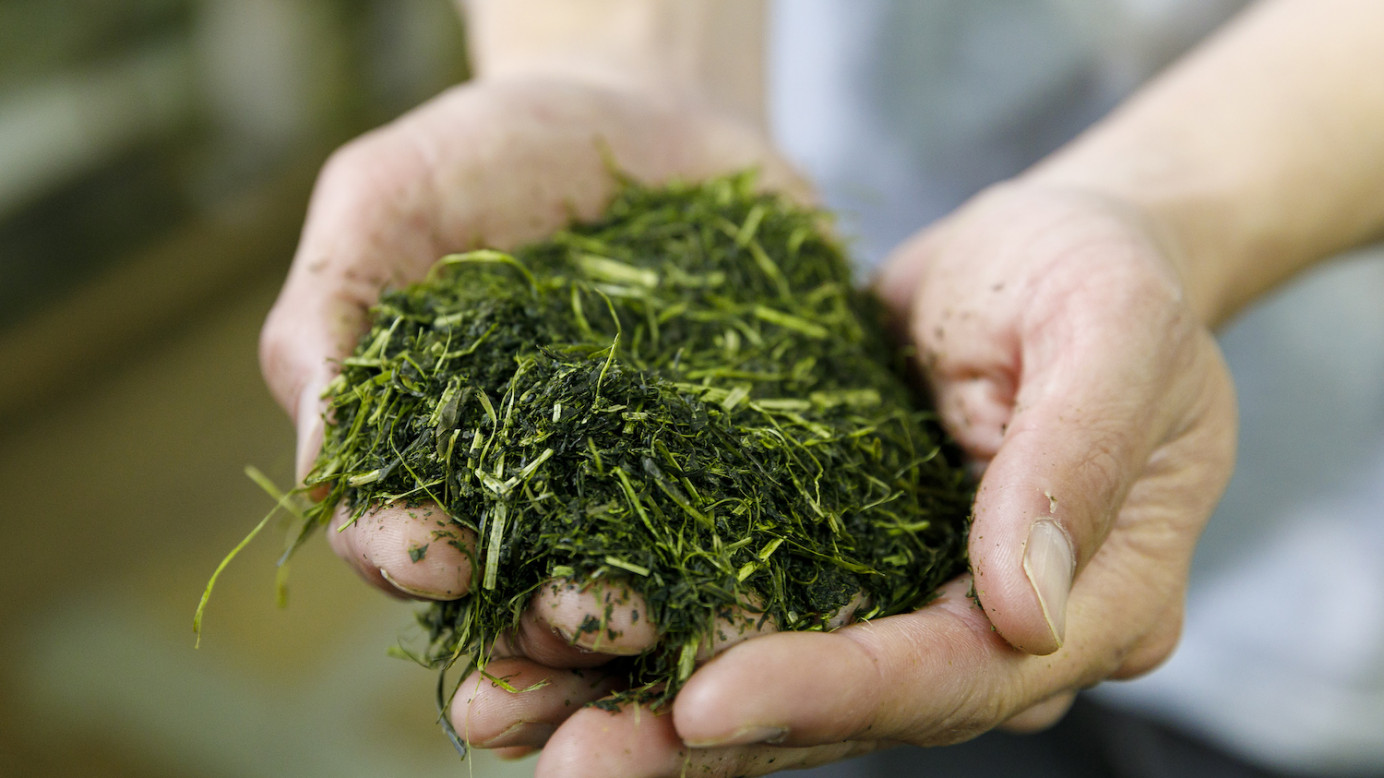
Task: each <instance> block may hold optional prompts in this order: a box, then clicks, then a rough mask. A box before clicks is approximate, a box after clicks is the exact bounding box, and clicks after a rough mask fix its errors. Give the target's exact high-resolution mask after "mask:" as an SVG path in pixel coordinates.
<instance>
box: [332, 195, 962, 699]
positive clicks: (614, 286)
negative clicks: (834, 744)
mask: <svg viewBox="0 0 1384 778" xmlns="http://www.w3.org/2000/svg"><path fill="white" fill-rule="evenodd" d="M821 220H822V216H821V214H819V213H817V212H814V211H811V210H808V209H804V208H801V207H798V206H796V205H794V204H792V203H790V202H789V201H787V200H786V199H783V198H781V197H778V196H774V195H769V194H759V193H756V191H755V185H754V179H753V177H752V176H751V175H749V174H739V175H734V176H729V177H722V178H716V179H713V180H709V181H705V182H701V183H682V184H672V185H669V186H666V187H660V188H652V187H647V186H642V185H638V184H635V183H632V182H625V183H624V184H623V188H622V189H621V191H620V192H619V193H618V194H617V196H616V197H615V199H614V201H613V202H612V203H611V204H610V206H609V208H608V209H607V211H606V212H605V214H604V215H603V216H602V217H601V218H599V219H598V220H596V221H594V222H590V223H583V224H576V225H573V226H571V227H569V228H568V229H566V230H564V231H562V232H559V233H557V234H556V235H554V236H552V238H551V239H549V240H546V241H544V242H542V243H536V244H533V245H530V246H527V247H524V248H522V249H519V250H517V251H515V252H514V253H513V254H512V255H511V254H505V253H500V252H497V251H477V252H472V253H467V254H458V255H453V256H448V257H445V258H443V259H442V260H441V261H440V262H439V263H438V264H437V265H436V266H435V267H434V269H433V270H432V272H431V274H430V276H429V277H428V278H427V279H426V280H425V281H424V282H422V283H419V284H417V285H414V286H411V287H409V288H406V289H400V290H396V291H388V292H386V293H385V294H384V295H383V296H382V297H381V299H380V301H379V304H378V305H376V306H375V307H374V309H373V311H372V325H371V329H370V331H369V332H368V333H367V334H366V335H365V336H364V337H362V339H361V340H360V343H359V346H358V348H357V349H356V351H355V353H354V355H352V356H351V357H350V358H348V359H346V360H345V361H344V362H343V363H342V365H341V373H340V376H339V377H338V378H337V379H336V381H335V382H334V383H333V384H332V385H331V386H330V388H329V390H328V391H329V394H330V397H331V399H330V407H329V409H328V411H327V418H328V420H329V425H328V429H327V433H326V440H325V443H324V446H323V449H322V452H321V456H320V458H319V459H318V461H317V464H316V468H315V469H314V470H313V471H312V473H311V475H310V476H309V477H308V479H307V481H306V484H305V488H308V489H314V488H315V489H318V490H319V491H320V490H322V489H324V488H325V489H326V490H327V491H328V492H329V494H328V496H327V498H326V499H325V500H323V501H322V502H319V503H317V504H315V505H314V506H313V507H312V508H311V509H310V511H309V514H308V519H309V527H308V529H312V528H314V527H316V526H321V525H324V524H325V523H326V522H327V519H328V517H329V516H330V514H331V512H332V510H333V509H334V507H335V506H336V505H338V504H339V503H341V502H343V501H344V503H345V504H346V505H348V506H349V507H350V508H351V509H352V510H353V511H354V515H355V516H357V517H358V516H359V515H361V514H362V513H363V512H364V511H365V510H366V509H367V507H369V506H373V505H377V504H381V503H391V502H402V503H405V504H418V503H423V502H436V503H437V504H439V505H441V506H442V507H443V509H444V510H445V512H446V513H447V514H448V515H449V516H450V517H451V519H452V520H453V521H455V522H456V523H457V524H459V525H462V526H465V527H468V528H470V529H471V530H474V531H475V533H476V534H477V536H478V538H479V541H478V547H477V548H476V549H475V550H474V557H475V561H476V564H475V566H474V567H475V580H474V581H473V582H472V586H471V593H470V595H469V596H467V597H466V598H464V599H461V600H458V601H455V602H445V603H436V604H432V605H429V606H427V609H426V611H424V612H422V613H421V614H420V620H421V622H422V624H423V625H424V627H425V630H426V632H427V639H428V645H427V647H426V650H425V651H422V652H421V653H422V655H423V656H424V657H425V659H426V661H427V662H429V663H430V664H432V665H434V666H439V667H446V666H450V665H451V664H452V663H454V662H456V661H457V660H458V658H461V659H464V660H465V661H466V662H468V663H469V664H470V666H472V667H474V666H476V665H478V664H479V665H483V664H484V661H485V657H484V650H485V647H486V646H488V645H489V644H490V642H491V641H492V640H493V639H494V638H495V637H496V636H498V635H500V634H501V633H503V632H505V631H506V630H508V629H511V628H513V627H514V626H515V625H516V624H517V622H518V619H519V617H520V614H521V613H522V612H523V611H524V608H525V605H526V603H527V601H528V600H529V598H530V596H531V595H532V594H533V593H534V592H535V591H537V590H538V588H539V587H540V586H543V585H544V583H545V582H548V581H550V580H552V579H570V580H571V581H575V582H577V583H580V584H586V583H589V582H598V581H605V582H619V583H621V584H622V585H624V586H627V587H629V588H630V589H632V590H634V591H636V592H638V593H639V594H640V595H642V596H643V598H644V599H645V601H646V602H647V604H648V608H649V615H650V617H651V618H652V619H653V621H654V624H656V625H657V628H658V631H659V635H660V643H659V646H658V647H657V649H655V650H654V651H651V652H649V653H647V654H646V655H644V656H641V657H638V658H637V659H635V660H634V661H633V662H632V664H631V665H630V680H631V688H630V690H629V691H627V692H625V693H624V694H625V699H630V698H634V699H643V700H650V699H654V700H661V701H666V700H668V699H670V698H671V697H672V695H674V694H675V693H676V691H677V689H678V687H679V685H680V684H681V682H682V681H683V680H684V679H686V677H687V676H688V675H689V673H690V672H691V670H692V669H693V665H694V660H695V656H696V653H697V650H698V647H699V646H700V645H701V644H702V642H703V641H704V640H706V639H707V637H708V635H709V634H710V630H712V629H713V628H714V623H715V620H716V618H717V616H718V615H720V616H724V615H726V614H727V613H729V612H730V609H732V608H734V607H735V606H737V605H744V604H746V603H754V604H755V605H756V606H757V607H755V609H754V610H755V615H754V617H755V618H758V619H763V620H767V621H768V622H770V623H772V625H773V626H774V627H776V628H778V629H781V630H814V629H824V628H826V627H827V621H828V619H829V618H830V617H831V616H832V615H833V614H834V613H835V612H836V611H838V609H840V608H842V606H845V605H846V604H847V603H848V602H850V601H851V600H852V598H854V597H857V596H858V595H859V594H861V593H863V594H864V596H865V600H864V601H865V603H866V605H865V606H864V608H863V609H862V610H861V611H860V612H859V616H860V617H865V618H869V617H874V616H881V615H888V614H892V613H897V612H901V611H905V610H909V609H913V608H916V607H918V606H919V605H921V604H922V603H924V602H926V601H927V600H928V599H929V597H930V596H931V595H932V593H933V591H934V589H935V588H936V587H937V585H938V584H939V583H940V582H942V581H943V580H945V579H946V578H948V577H950V576H951V575H953V574H954V573H956V572H957V571H958V566H959V565H960V564H962V562H963V557H964V547H965V531H966V526H967V525H966V522H967V513H968V510H969V505H970V498H971V484H970V483H969V482H968V481H967V479H966V477H965V475H964V472H963V470H962V469H960V468H959V466H958V464H957V457H956V456H955V454H954V452H953V450H952V449H951V448H950V447H949V446H948V445H947V444H946V443H945V442H944V440H943V438H942V433H941V431H940V428H939V427H938V426H937V424H936V422H935V418H934V416H933V414H932V413H930V412H929V410H928V409H927V407H926V404H925V399H924V398H923V396H922V395H920V393H919V392H918V391H917V390H916V389H915V388H914V387H913V386H912V385H911V384H910V381H909V380H908V368H907V359H906V355H905V354H904V352H903V351H902V350H901V349H900V348H899V347H898V346H897V345H895V344H893V343H891V341H890V338H889V337H888V336H887V335H886V332H885V329H884V326H883V323H882V316H881V309H880V308H879V306H878V305H877V303H876V302H875V301H874V300H873V298H871V297H869V296H868V295H866V294H865V293H863V292H861V291H860V290H858V289H857V288H856V286H855V285H854V283H853V281H852V277H851V272H850V268H849V267H848V265H847V263H846V260H845V259H844V257H843V256H842V253H841V251H840V250H839V249H838V248H837V247H836V246H835V245H834V244H833V243H832V242H831V241H830V240H829V239H828V238H826V237H825V236H824V233H823V231H822V230H821ZM591 621H592V622H593V623H592V624H590V625H589V626H590V628H591V629H592V630H597V629H602V628H603V627H604V625H603V623H602V622H603V620H595V619H593V620H591Z"/></svg>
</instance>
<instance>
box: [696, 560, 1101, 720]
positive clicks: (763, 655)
mask: <svg viewBox="0 0 1384 778" xmlns="http://www.w3.org/2000/svg"><path fill="white" fill-rule="evenodd" d="M969 586H970V582H969V581H968V580H966V579H964V578H963V579H959V580H957V581H953V582H951V583H949V584H947V585H946V586H945V587H943V589H942V591H941V593H940V595H939V598H938V599H937V600H935V601H934V602H933V603H932V604H930V605H928V606H927V607H926V608H924V609H923V610H922V611H919V612H916V613H910V614H903V615H899V616H890V617H887V618H883V619H877V620H875V621H871V622H867V623H861V624H856V625H852V626H850V627H846V628H844V629H842V630H840V631H837V632H834V633H825V634H823V633H809V632H796V633H783V634H780V635H771V636H768V637H764V638H760V639H757V640H751V641H747V642H746V643H744V644H742V645H739V646H736V647H735V648H734V649H731V650H729V651H727V652H725V653H724V654H722V655H721V656H719V657H718V658H716V659H714V660H712V661H711V662H710V663H708V664H707V665H706V666H705V667H704V668H702V669H700V670H698V671H697V672H696V673H694V674H693V675H692V677H691V678H689V679H688V681H687V684H686V685H685V686H684V687H683V688H682V690H681V691H680V692H679V694H678V697H677V699H676V700H675V701H674V706H673V710H674V720H675V722H676V724H677V730H678V733H679V735H680V736H681V737H682V738H683V739H684V740H685V741H686V742H687V743H689V744H691V745H694V746H697V747H724V746H729V745H749V744H753V743H765V742H779V743H782V744H785V745H793V746H809V745H821V744H828V743H836V742H841V741H844V740H899V741H907V742H912V743H916V744H920V745H938V744H944V743H952V742H959V741H961V740H965V739H968V738H970V737H973V736H974V735H977V734H979V733H980V732H983V731H985V730H987V729H989V728H991V727H993V726H994V725H995V724H998V723H999V722H1000V721H1003V720H1004V719H1006V718H1009V717H1010V716H1012V715H1013V714H1014V713H1016V712H1018V711H1019V710H1021V709H1023V708H1025V707H1028V706H1029V705H1032V704H1034V703H1035V702H1037V701H1038V700H1039V699H1042V698H1044V697H1047V696H1049V695H1051V694H1053V693H1056V692H1059V691H1062V690H1065V689H1069V688H1076V686H1078V685H1079V684H1080V683H1081V682H1082V680H1083V679H1085V678H1086V675H1085V674H1084V673H1085V668H1084V667H1083V666H1082V665H1081V664H1080V661H1084V660H1086V659H1087V657H1085V656H1070V657H1069V656H1066V655H1063V656H1061V657H1060V659H1061V661H1058V659H1059V658H1057V657H1051V658H1039V657H1032V656H1028V655H1025V654H1023V653H1021V652H1019V651H1016V650H1015V649H1014V648H1013V647H1011V646H1009V645H1008V644H1007V643H1006V642H1005V641H1004V640H1003V638H1001V637H999V636H998V635H997V634H995V632H994V630H993V629H992V628H991V626H990V624H989V622H988V621H987V619H986V618H985V615H984V614H983V613H982V612H981V611H980V610H979V609H978V608H977V607H976V605H975V602H974V601H973V600H972V599H971V598H970V597H968V596H967V590H968V587H969ZM1031 663H1042V664H1041V665H1032V664H1031ZM1039 670H1041V672H1042V673H1043V675H1042V676H1041V680H1042V683H1043V684H1047V686H1040V685H1039V683H1038V680H1037V679H1038V676H1037V672H1038V671H1039ZM1097 672H1098V671H1097ZM750 690H764V691H761V692H758V693H756V692H754V691H750ZM823 700H830V701H831V702H830V704H823Z"/></svg>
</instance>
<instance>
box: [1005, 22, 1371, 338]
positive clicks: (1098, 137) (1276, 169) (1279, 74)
mask: <svg viewBox="0 0 1384 778" xmlns="http://www.w3.org/2000/svg"><path fill="white" fill-rule="evenodd" d="M1381 35H1384V3H1379V2H1376V1H1375V0H1266V1H1265V2H1263V3H1261V4H1260V5H1259V6H1257V7H1255V8H1254V9H1252V10H1251V11H1249V12H1248V13H1246V14H1244V15H1243V16H1242V17H1241V18H1239V19H1238V20H1237V21H1236V22H1234V23H1232V24H1231V25H1229V26H1228V27H1227V28H1226V29H1225V30H1223V31H1222V32H1221V33H1220V34H1219V36H1218V37H1217V38H1215V39H1213V40H1212V41H1211V42H1209V43H1208V44H1207V45H1205V46H1203V47H1202V48H1201V49H1200V50H1199V51H1197V52H1195V53H1194V54H1193V55H1191V56H1190V57H1188V58H1186V59H1185V60H1183V61H1182V62H1181V63H1179V64H1178V65H1177V66H1176V67H1174V68H1173V69H1172V70H1171V71H1169V72H1168V73H1167V74H1165V75H1164V76H1163V77H1162V78H1160V79H1159V80H1157V81H1155V82H1154V83H1153V84H1151V85H1150V86H1149V87H1147V88H1146V89H1145V90H1143V91H1142V92H1141V93H1139V94H1138V95H1137V96H1136V97H1135V98H1134V99H1133V100H1131V101H1130V102H1129V103H1127V104H1126V105H1125V106H1124V107H1123V108H1122V109H1121V110H1119V111H1117V112H1116V113H1114V114H1113V115H1112V116H1110V117H1109V118H1108V119H1106V120H1105V121H1103V122H1101V123H1100V124H1098V125H1097V126H1096V127H1094V128H1093V129H1092V130H1091V131H1089V132H1088V133H1087V134H1086V135H1084V136H1083V137H1081V138H1079V139H1078V140H1077V141H1076V142H1074V143H1073V144H1071V145H1070V146H1068V147H1067V149H1066V150H1064V151H1062V152H1060V153H1058V154H1057V155H1055V156H1054V157H1053V158H1051V159H1050V160H1049V161H1048V162H1047V163H1046V164H1043V165H1040V166H1039V167H1038V168H1037V169H1035V170H1034V171H1033V172H1032V173H1031V174H1030V176H1029V178H1031V179H1034V180H1035V181H1039V182H1047V183H1058V184H1074V185H1077V186H1080V187H1084V188H1089V189H1093V190H1095V191H1098V192H1104V193H1107V194H1111V195H1114V196H1116V197H1117V198H1120V199H1123V200H1125V201H1127V202H1130V203H1134V204H1136V205H1137V206H1139V207H1141V208H1143V209H1145V210H1147V211H1148V212H1149V213H1150V214H1152V215H1154V217H1155V219H1156V220H1158V221H1160V222H1161V223H1162V224H1164V225H1166V226H1167V228H1168V229H1169V231H1170V235H1171V237H1172V238H1173V240H1174V244H1175V246H1176V247H1177V248H1178V249H1179V251H1180V256H1179V257H1177V260H1178V261H1179V263H1180V264H1182V265H1183V266H1184V267H1183V272H1184V275H1185V276H1186V278H1187V281H1188V285H1189V287H1190V288H1189V293H1190V294H1191V295H1192V302H1193V305H1194V307H1195V309H1196V311H1197V313H1198V314H1199V315H1200V316H1202V317H1203V319H1204V320H1206V321H1208V322H1210V323H1213V324H1214V323H1217V322H1219V321H1222V320H1224V319H1225V318H1227V317H1229V316H1231V315H1233V314H1234V313H1235V311H1237V310H1239V309H1240V308H1241V307H1243V306H1244V305H1245V304H1246V303H1248V302H1250V301H1251V300H1253V299H1254V298H1255V297H1257V296H1259V295H1260V294H1262V293H1264V292H1265V291H1267V290H1268V289H1269V288H1270V287H1272V286H1274V285H1275V284H1277V283H1279V282H1281V281H1283V280H1284V279H1286V278H1287V277H1289V276H1291V275H1292V274H1293V273H1294V272H1296V271H1297V270H1300V269H1301V268H1303V267H1305V266H1307V265H1308V264H1310V263H1312V262H1313V261H1315V260H1317V259H1320V258H1322V257H1324V256H1328V255H1331V254H1333V253H1336V252H1339V251H1341V250H1344V249H1346V248H1349V247H1351V246H1354V245H1358V244H1360V243H1362V242H1364V241H1367V240H1369V239H1371V238H1373V237H1377V236H1379V235H1381V234H1384V78H1382V77H1381V74H1384V45H1380V41H1381Z"/></svg>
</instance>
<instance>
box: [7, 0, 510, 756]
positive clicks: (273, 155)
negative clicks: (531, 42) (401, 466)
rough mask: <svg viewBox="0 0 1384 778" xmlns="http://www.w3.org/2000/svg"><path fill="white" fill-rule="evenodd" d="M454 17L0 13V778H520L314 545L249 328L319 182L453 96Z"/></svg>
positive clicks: (26, 7)
mask: <svg viewBox="0 0 1384 778" xmlns="http://www.w3.org/2000/svg"><path fill="white" fill-rule="evenodd" d="M465 72H466V65H465V56H464V51H463V43H462V29H461V24H460V21H459V20H458V19H457V17H456V13H455V10H454V8H453V7H452V4H451V3H450V2H448V0H121V2H110V0H0V486H3V488H4V491H5V497H4V499H3V502H0V538H3V540H0V549H3V554H4V558H3V564H0V585H3V591H4V592H5V596H4V597H2V598H0V722H2V723H0V775H5V776H9V775H14V776H70V775H83V776H318V775H322V776H326V775H331V776H353V775H361V776H405V775H406V776H432V775H439V776H441V775H475V776H480V777H482V778H498V777H500V776H506V777H508V776H518V775H529V774H531V773H532V761H531V760H530V761H527V762H519V763H514V764H501V763H498V762H495V761H493V760H490V759H488V758H486V757H484V756H481V757H479V758H476V759H474V760H473V762H472V763H470V764H464V763H462V762H460V761H459V760H458V759H457V757H456V755H455V753H454V752H453V751H452V750H451V747H450V745H448V743H447V742H446V740H445V739H444V738H443V736H442V734H441V733H440V732H439V730H438V727H437V726H436V722H435V717H436V714H435V712H434V710H433V703H432V696H433V684H434V678H433V676H432V674H431V673H429V672H427V671H425V670H422V669H420V668H418V667H416V666H414V665H412V664H409V663H407V662H403V661H400V660H397V659H391V658H389V657H387V656H386V654H385V652H386V649H387V648H388V647H389V646H390V645H391V644H393V643H395V642H396V641H397V640H398V639H399V638H400V636H403V635H406V634H407V633H408V627H409V625H410V623H411V622H412V618H411V615H410V612H409V611H410V609H409V607H408V606H406V605H402V604H400V603H397V602H394V601H392V600H389V599H387V598H386V597H384V596H383V595H380V594H378V593H377V592H375V591H374V590H372V589H369V588H368V587H366V586H364V585H363V584H361V583H360V582H359V581H357V580H356V578H355V576H354V575H353V574H352V573H350V572H349V571H348V570H347V569H346V567H345V566H344V565H342V564H340V563H338V562H337V561H336V560H335V559H334V558H332V557H331V554H330V552H328V551H327V550H326V548H325V543H317V544H314V545H312V546H311V547H310V548H308V549H307V550H306V551H305V552H304V553H302V554H301V555H300V556H299V557H298V558H297V560H296V561H295V563H294V566H293V567H294V569H293V573H292V576H291V579H290V603H289V606H288V608H287V609H284V610H279V609H277V608H276V607H275V605H274V568H273V561H274V558H275V556H276V552H277V550H278V548H277V547H278V543H277V542H276V541H275V540H273V539H267V540H263V541H262V542H260V543H257V544H256V545H254V546H252V547H251V548H250V549H249V551H248V552H247V553H246V554H244V555H243V556H242V557H241V558H239V559H238V560H237V561H236V563H235V564H234V565H233V566H232V567H231V568H230V569H229V571H228V572H227V573H226V574H225V575H224V576H223V577H222V580H221V582H220V584H219V585H218V589H217V593H216V596H215V597H214V598H213V600H212V603H211V606H210V609H209V611H208V613H207V620H206V623H205V637H204V639H203V641H202V647H201V649H200V650H194V649H193V636H192V631H191V619H192V612H193V608H194V606H195V605H196V603H197V599H198V596H199V595H200V593H201V590H202V586H203V584H204V583H205V581H206V578H207V576H208V575H209V574H210V573H211V571H212V569H213V568H214V567H215V565H216V563H217V562H218V561H219V559H220V558H221V556H222V555H223V554H224V553H225V552H226V551H227V550H228V549H229V548H230V547H231V546H232V545H234V544H235V543H236V541H238V540H239V539H240V537H241V536H243V535H244V533H245V532H246V531H247V530H248V529H249V528H250V527H251V526H253V524H254V523H255V522H256V521H257V520H258V519H259V517H260V516H261V515H263V513H264V512H265V511H266V510H267V509H268V508H269V507H270V501H269V499H268V498H267V497H266V496H265V494H264V493H263V492H261V491H260V490H259V489H258V487H256V486H255V485H254V484H253V483H251V482H250V480H249V479H247V478H246V477H245V476H244V475H243V474H242V470H243V468H244V466H245V465H247V464H254V465H257V466H259V467H260V468H261V469H263V470H264V471H265V472H267V473H268V474H269V475H270V476H271V477H272V478H274V479H275V480H276V481H278V482H279V483H282V484H287V483H289V482H290V481H291V478H292V473H291V457H292V436H291V431H290V429H289V425H288V423H287V420H286V418H285V417H284V416H283V414H282V413H281V412H280V411H279V410H278V408H277V407H275V406H274V405H273V403H272V402H271V400H270V399H269V397H268V394H267V393H266V391H265V390H264V389H263V387H262V384H261V382H260V379H259V373H258V366H257V363H256V346H257V336H258V330H259V325H260V322H261V320H262V319H263V317H264V314H265V313H266V311H267V310H268V307H269V305H270V303H271V302H272V300H273V297H274V295H275V293H276V291H277V289H278V286H279V283H280V282H281V280H282V278H283V276H284V273H285V272H286V270H287V266H288V263H289V260H290V257H291V256H292V252H293V247H294V244H295V242H296V238H297V232H298V229H299V228H300V226H301V223H302V219H303V213H304V208H305V206H306V203H307V196H308V191H309V188H310V186H311V183H312V179H313V177H314V174H315V172H316V170H317V168H318V167H319V166H320V165H321V163H322V161H323V160H324V159H325V157H326V155H327V154H328V153H329V152H330V151H331V149H333V148H334V147H336V146H337V145H338V144H339V143H341V142H342V141H344V140H346V139H348V138H350V137H352V136H354V135H356V134H358V133H360V132H362V131H364V130H366V129H368V128H369V127H372V126H374V125H377V124H379V123H381V122H383V121H387V120H388V119H390V118H392V117H393V116H396V115H397V114H399V113H400V112H402V111H404V110H407V109H408V108H410V107H411V106H413V105H415V104H416V103H418V102H420V101H422V100H424V99H426V98H427V97H428V96H430V95H431V94H434V93H436V92H437V91H439V90H441V89H443V88H445V87H446V86H447V85H449V84H452V83H455V82H456V81H458V80H461V79H462V78H464V77H465Z"/></svg>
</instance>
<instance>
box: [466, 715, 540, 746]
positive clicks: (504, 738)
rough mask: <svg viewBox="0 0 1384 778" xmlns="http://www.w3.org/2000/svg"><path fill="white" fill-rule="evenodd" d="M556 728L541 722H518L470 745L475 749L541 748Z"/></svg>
mask: <svg viewBox="0 0 1384 778" xmlns="http://www.w3.org/2000/svg"><path fill="white" fill-rule="evenodd" d="M556 730H557V727H555V726H553V725H552V724H545V723H544V722H541V721H520V722H517V723H515V724H512V725H510V727H509V728H508V729H506V730H505V731H504V732H501V733H500V734H498V735H496V736H495V737H492V738H489V739H488V740H482V741H480V742H478V743H472V745H474V746H476V747H477V748H509V747H512V746H542V745H543V744H545V743H547V742H548V738H550V737H552V735H553V732H554V731H556Z"/></svg>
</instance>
